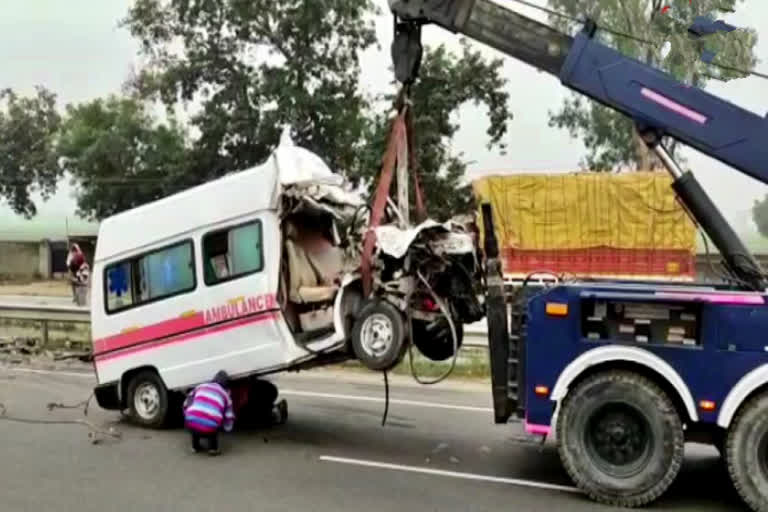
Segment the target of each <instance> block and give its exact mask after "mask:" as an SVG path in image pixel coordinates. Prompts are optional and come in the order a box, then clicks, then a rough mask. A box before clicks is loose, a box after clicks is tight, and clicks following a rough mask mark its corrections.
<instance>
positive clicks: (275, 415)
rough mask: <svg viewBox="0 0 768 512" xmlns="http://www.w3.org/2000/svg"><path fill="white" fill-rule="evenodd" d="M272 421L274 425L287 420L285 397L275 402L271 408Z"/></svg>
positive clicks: (281, 423) (282, 423)
mask: <svg viewBox="0 0 768 512" xmlns="http://www.w3.org/2000/svg"><path fill="white" fill-rule="evenodd" d="M272 421H273V422H274V423H275V424H276V425H284V424H285V422H286V421H288V402H286V401H285V399H282V400H280V401H279V402H277V403H276V404H275V407H274V408H273V409H272Z"/></svg>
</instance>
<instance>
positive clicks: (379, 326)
mask: <svg viewBox="0 0 768 512" xmlns="http://www.w3.org/2000/svg"><path fill="white" fill-rule="evenodd" d="M351 342H352V350H353V351H354V353H355V356H356V357H357V359H358V360H359V361H360V362H361V363H363V364H364V365H365V366H366V367H367V368H368V369H370V370H376V371H386V370H389V369H391V368H393V367H394V366H396V365H397V364H398V363H399V362H400V361H401V360H402V358H403V355H405V348H406V344H405V322H404V321H403V315H401V314H400V312H399V311H398V310H397V309H395V307H394V306H392V305H391V304H389V303H388V302H385V301H383V300H378V299H374V300H372V301H371V302H368V303H367V304H366V305H364V306H363V308H362V309H361V310H360V313H359V314H358V316H357V319H356V320H355V325H354V326H353V327H352V340H351Z"/></svg>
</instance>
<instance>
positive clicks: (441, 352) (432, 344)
mask: <svg viewBox="0 0 768 512" xmlns="http://www.w3.org/2000/svg"><path fill="white" fill-rule="evenodd" d="M453 325H454V327H455V328H456V338H457V342H458V343H457V344H456V347H457V349H458V348H461V344H462V342H463V341H464V326H463V325H462V323H461V322H459V321H458V320H455V319H454V321H453ZM413 344H414V345H416V348H417V349H419V352H421V353H422V355H423V356H424V357H426V358H427V359H430V360H432V361H445V360H446V359H450V358H451V357H453V355H454V350H453V336H451V326H450V324H448V320H446V318H445V317H444V316H443V317H440V319H439V320H435V321H434V322H426V321H425V320H414V321H413Z"/></svg>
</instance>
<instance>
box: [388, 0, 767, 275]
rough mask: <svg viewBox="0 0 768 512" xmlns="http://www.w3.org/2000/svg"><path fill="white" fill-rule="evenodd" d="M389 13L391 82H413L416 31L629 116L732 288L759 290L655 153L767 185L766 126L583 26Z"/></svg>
mask: <svg viewBox="0 0 768 512" xmlns="http://www.w3.org/2000/svg"><path fill="white" fill-rule="evenodd" d="M389 4H390V8H391V9H392V12H393V13H394V14H395V16H396V19H397V23H396V33H395V43H393V47H392V55H393V60H394V62H395V70H396V75H397V78H398V80H400V81H401V82H403V83H406V84H408V83H410V82H412V81H413V80H414V79H415V78H416V76H417V74H418V65H419V63H420V57H421V44H420V40H419V38H420V33H421V25H424V24H430V23H432V24H437V25H439V26H441V27H443V28H445V29H447V30H450V31H452V32H457V33H461V34H464V35H466V36H468V37H470V38H472V39H475V40H478V41H480V42H483V43H486V44H488V45H489V46H491V47H494V48H496V49H498V50H499V51H501V52H503V53H505V54H507V55H510V56H512V57H514V58H516V59H518V60H521V61H523V62H525V63H527V64H529V65H531V66H533V67H535V68H536V69H537V70H540V71H544V72H547V73H550V74H552V75H555V76H557V77H559V78H560V81H561V83H562V84H563V85H564V86H566V87H568V88H570V89H572V90H574V91H577V92H579V93H581V94H584V95H585V96H587V97H589V98H591V99H593V100H595V101H598V102H600V103H602V104H603V105H606V106H608V107H610V108H613V109H614V110H617V111H618V112H621V113H622V114H624V115H626V116H628V117H630V118H631V119H632V120H633V121H634V122H635V125H636V126H637V129H638V131H639V133H640V135H641V136H642V138H643V139H644V141H645V142H646V144H648V146H649V147H650V148H651V149H652V150H653V151H654V152H655V153H656V154H657V156H658V157H659V158H660V160H661V161H662V162H663V163H664V165H665V167H666V168H667V170H668V171H669V172H670V174H672V176H673V178H674V180H675V181H674V183H673V188H674V189H675V191H676V192H677V194H678V196H679V197H680V199H681V201H682V202H683V203H684V204H685V206H686V208H687V210H688V211H689V213H690V214H691V215H692V217H693V218H694V220H695V221H696V222H698V224H699V225H700V226H701V227H702V229H703V230H704V231H705V232H706V233H707V235H709V237H710V238H711V239H712V241H713V243H714V244H715V246H716V247H717V248H718V250H719V251H720V254H721V256H722V257H723V259H724V262H725V265H726V268H727V269H728V270H729V271H730V273H731V275H732V277H733V279H734V281H735V282H736V283H737V284H738V285H739V286H740V287H742V288H746V289H754V290H763V289H765V288H766V286H767V285H768V281H766V279H765V276H764V274H763V271H762V270H761V269H760V267H759V265H758V264H757V262H756V261H755V259H754V258H753V257H752V255H751V254H750V253H749V252H748V251H747V249H746V247H745V246H744V244H743V243H742V242H741V240H740V239H739V238H738V236H737V235H736V233H735V232H734V231H733V229H732V228H731V226H730V225H729V224H728V223H727V221H726V220H725V218H724V217H723V215H722V214H721V213H720V211H719V210H718V209H717V207H716V206H715V204H714V203H713V202H712V201H711V199H710V198H709V197H708V196H707V194H706V193H705V191H704V189H703V188H702V187H701V185H700V184H699V183H698V181H696V179H695V177H694V176H693V174H691V173H690V172H684V171H683V170H681V169H680V167H679V166H678V165H677V164H676V163H675V161H674V160H673V159H672V157H671V155H670V154H669V152H668V151H667V150H666V149H665V148H664V146H663V145H662V144H661V142H662V137H664V136H668V137H672V138H674V139H676V140H678V141H679V142H681V143H683V144H686V145H688V146H690V147H693V148H695V149H697V150H699V151H701V152H702V153H704V154H706V155H708V156H711V157H712V158H715V159H717V160H719V161H721V162H723V163H725V164H727V165H729V166H731V167H734V168H735V169H737V170H739V171H741V172H743V173H745V174H747V175H749V176H751V177H753V178H755V179H757V180H759V181H761V182H763V183H768V118H764V117H760V116H758V115H756V114H755V113H753V112H750V111H748V110H746V109H744V108H741V107H739V106H737V105H734V104H733V103H730V102H728V101H726V100H724V99H722V98H718V97H717V96H715V95H713V94H710V93H708V92H706V91H704V90H702V89H700V88H697V87H692V86H689V85H686V84H683V83H681V82H679V81H677V80H676V79H674V78H673V77H672V76H670V75H669V74H667V73H664V72H663V71H661V70H659V69H656V68H654V67H652V66H649V65H648V64H645V63H643V62H640V61H638V60H636V59H633V58H631V57H627V56H626V55H623V54H622V53H621V52H619V51H617V50H615V49H613V48H611V47H609V46H607V45H605V44H603V43H601V42H600V41H598V40H596V39H595V38H594V34H595V31H596V30H597V26H596V25H595V23H594V22H592V21H589V20H587V22H586V23H585V27H584V30H582V31H581V32H580V33H579V34H577V35H576V36H575V37H570V36H568V35H566V34H563V33H561V32H559V31H557V30H555V29H553V28H551V27H549V26H547V25H545V24H542V23H539V22H537V21H535V20H532V19H530V18H528V17H526V16H523V15H521V14H519V13H516V12H514V11H513V10H511V9H509V8H506V7H503V6H501V5H499V4H496V3H494V2H493V1H491V0H389Z"/></svg>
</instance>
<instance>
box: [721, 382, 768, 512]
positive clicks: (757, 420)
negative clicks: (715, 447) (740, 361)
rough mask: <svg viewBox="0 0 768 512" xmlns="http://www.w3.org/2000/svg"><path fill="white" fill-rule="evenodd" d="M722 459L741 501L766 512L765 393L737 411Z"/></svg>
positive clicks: (767, 405) (767, 410) (767, 423)
mask: <svg viewBox="0 0 768 512" xmlns="http://www.w3.org/2000/svg"><path fill="white" fill-rule="evenodd" d="M725 459H726V462H727V464H728V473H729V474H730V475H731V480H733V485H734V486H735V487H736V490H737V491H738V493H739V495H740V496H741V498H742V499H743V500H744V502H746V504H747V505H748V506H749V507H750V508H751V509H752V510H754V511H756V512H766V511H768V394H762V395H759V396H757V397H755V398H753V399H751V400H750V401H749V402H748V403H747V404H746V405H744V406H743V407H742V408H741V409H740V410H739V413H738V414H737V416H736V418H735V419H734V420H733V423H732V424H731V428H730V429H729V430H728V437H727V440H726V445H725Z"/></svg>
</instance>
